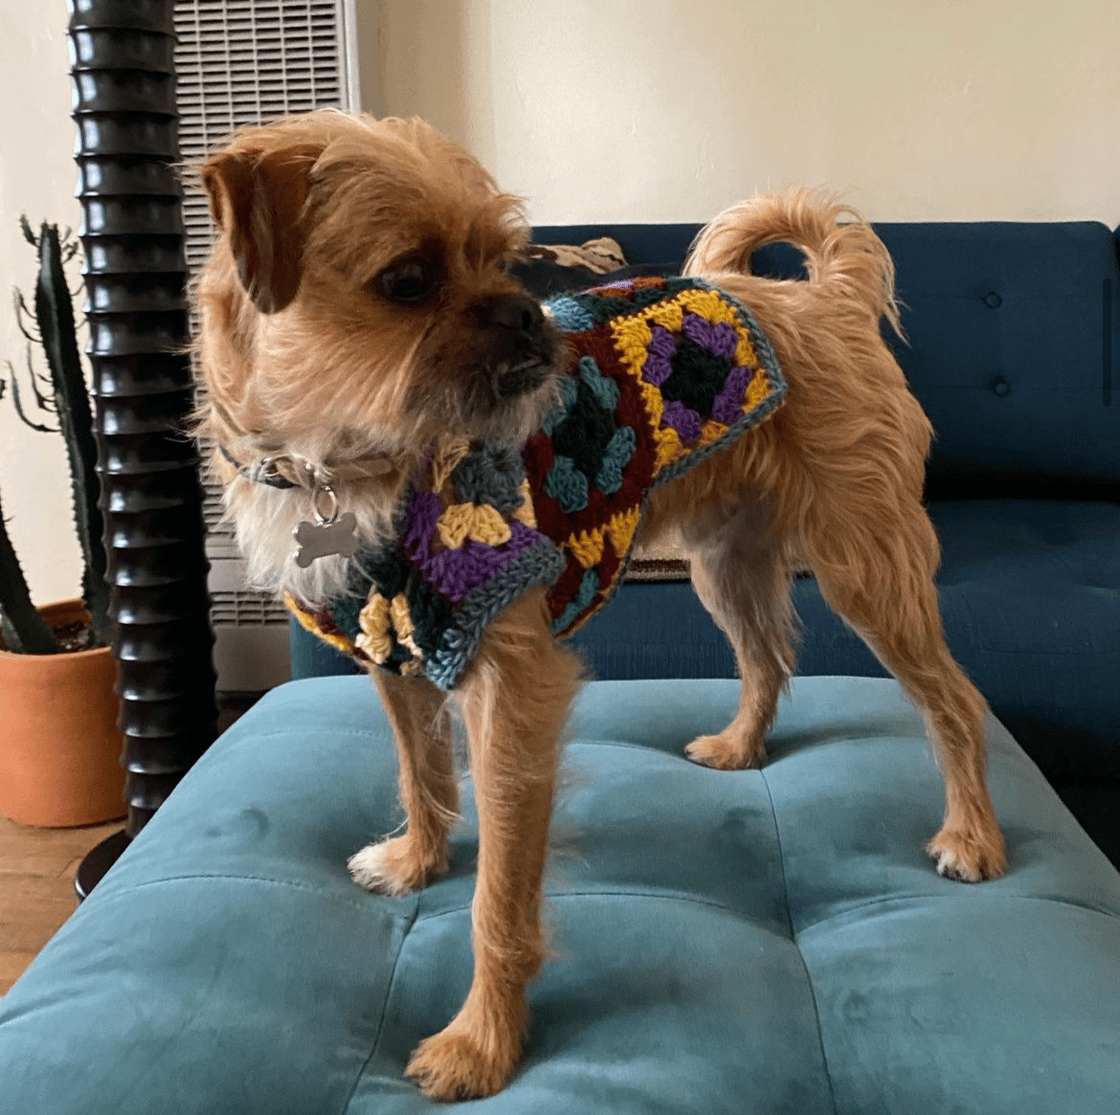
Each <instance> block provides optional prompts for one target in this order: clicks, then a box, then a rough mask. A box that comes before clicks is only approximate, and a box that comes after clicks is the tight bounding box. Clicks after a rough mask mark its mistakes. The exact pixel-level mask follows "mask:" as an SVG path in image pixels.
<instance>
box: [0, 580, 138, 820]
mask: <svg viewBox="0 0 1120 1115" xmlns="http://www.w3.org/2000/svg"><path fill="white" fill-rule="evenodd" d="M39 612H40V614H41V615H42V616H43V618H44V619H45V620H46V621H47V623H48V624H51V625H55V624H63V623H67V622H73V621H75V620H80V619H83V618H84V616H85V612H84V610H83V608H82V604H81V601H79V600H63V601H61V602H59V603H57V604H48V605H46V606H44V607H42V608H40V609H39ZM116 676H117V667H116V663H115V662H114V660H113V654H112V651H111V650H110V649H109V648H108V647H98V648H97V649H95V650H80V651H73V652H69V653H63V654H13V653H12V652H11V651H7V650H3V649H0V813H3V814H4V815H5V816H7V817H10V818H11V819H12V820H13V821H18V822H20V823H21V824H24V825H40V826H44V827H69V826H75V825H92V824H98V823H100V822H103V821H111V820H113V819H114V818H116V817H123V816H124V815H125V813H126V812H127V809H126V807H125V803H124V798H123V794H124V781H125V772H124V770H123V769H122V767H121V764H120V757H121V733H120V730H119V729H118V728H117V715H118V712H119V703H118V701H117V696H116V694H115V693H114V692H113V685H114V684H115V682H116Z"/></svg>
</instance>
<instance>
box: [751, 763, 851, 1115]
mask: <svg viewBox="0 0 1120 1115" xmlns="http://www.w3.org/2000/svg"><path fill="white" fill-rule="evenodd" d="M759 774H760V775H761V777H762V784H763V786H765V787H766V796H767V798H768V799H769V801H770V815H771V816H772V817H773V818H774V839H775V840H776V841H777V844H778V863H779V864H780V865H781V869H782V897H783V899H784V900H785V907H786V920H787V924H788V925H789V933H790V940H791V941H792V942H793V945H794V947H795V948H796V949H797V958H798V959H799V960H800V961H801V969H802V971H803V972H804V973H805V983H806V985H807V986H808V989H809V998H810V1000H811V1001H812V1004H813V1018H814V1019H815V1020H816V1023H817V1048H818V1049H819V1050H820V1051H821V1065H822V1067H823V1068H824V1078H825V1080H826V1081H827V1083H828V1098H829V1100H830V1101H831V1103H832V1113H833V1115H837V1113H838V1109H837V1106H836V1088H835V1086H834V1085H833V1081H832V1070H831V1069H830V1068H829V1064H828V1053H827V1051H826V1050H825V1045H824V1028H823V1027H822V1026H821V1011H820V1006H819V1005H818V1003H817V989H816V987H815V986H814V984H813V975H812V973H811V972H810V971H809V965H808V963H807V962H806V960H805V954H804V953H803V952H802V951H801V941H800V939H799V935H798V932H797V930H796V929H794V927H793V911H792V910H791V909H790V905H789V879H788V877H787V876H786V857H785V851H784V849H783V848H782V828H781V825H780V824H779V823H778V811H777V809H776V808H775V806H774V795H773V794H772V793H771V792H770V780H769V779H768V778H767V777H766V771H765V770H759Z"/></svg>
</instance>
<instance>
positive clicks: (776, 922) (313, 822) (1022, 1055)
mask: <svg viewBox="0 0 1120 1115" xmlns="http://www.w3.org/2000/svg"><path fill="white" fill-rule="evenodd" d="M737 696H738V687H737V685H736V684H735V683H734V682H729V681H723V682H721V681H699V682H680V681H678V682H668V683H666V682H656V681H655V682H631V683H605V684H598V685H593V686H591V687H589V688H588V689H587V690H586V691H585V693H584V695H583V697H582V699H581V700H580V702H579V704H578V707H577V709H576V712H575V715H574V718H573V723H572V726H571V736H572V742H571V744H570V745H569V747H568V750H567V754H566V777H565V786H564V789H563V790H562V792H561V795H560V801H559V805H558V809H557V815H556V822H555V825H554V830H553V845H554V856H553V860H552V866H551V868H550V870H549V876H548V880H547V890H548V896H549V897H548V910H549V918H550V921H551V924H552V926H553V931H554V941H555V954H556V955H555V958H554V959H552V960H551V961H549V962H548V963H547V964H546V966H545V968H544V970H543V972H542V974H541V975H540V977H539V978H538V980H537V982H536V983H535V984H534V985H533V986H532V988H531V994H530V1004H531V1010H532V1023H531V1027H530V1031H529V1035H528V1042H527V1049H526V1054H525V1058H524V1061H523V1064H522V1066H521V1067H520V1069H519V1071H518V1073H517V1075H516V1076H515V1078H514V1080H513V1081H512V1083H511V1084H510V1086H509V1087H508V1088H507V1090H506V1091H505V1092H503V1093H501V1094H500V1095H498V1096H496V1097H494V1098H493V1099H491V1100H487V1101H483V1102H481V1103H479V1104H477V1105H476V1106H477V1109H478V1110H487V1111H495V1112H526V1111H533V1112H537V1113H539V1115H551V1113H556V1115H561V1113H562V1115H580V1113H583V1112H587V1113H589V1115H590V1113H592V1112H593V1113H595V1115H600V1113H602V1112H606V1111H609V1112H612V1113H618V1115H626V1113H631V1112H632V1113H636V1115H639V1113H640V1115H646V1113H651V1112H655V1111H656V1112H677V1111H679V1112H690V1113H691V1112H697V1111H702V1112H706V1113H712V1115H715V1113H719V1112H735V1113H736V1115H741V1113H744V1112H760V1113H765V1115H784V1113H796V1115H811V1113H813V1112H822V1113H829V1115H849V1113H850V1115H855V1113H859V1115H864V1113H867V1112H890V1113H891V1115H908V1113H913V1115H928V1113H929V1112H932V1111H978V1112H979V1111H982V1112H984V1113H985V1115H1001V1113H1004V1112H1006V1113H1009V1115H1010V1113H1014V1115H1031V1113H1035V1112H1037V1113H1038V1115H1043V1113H1045V1115H1052V1113H1053V1112H1055V1111H1076V1112H1078V1113H1079V1115H1097V1113H1105V1112H1108V1113H1109V1115H1111V1113H1112V1112H1113V1111H1114V1110H1115V1100H1116V1066H1117V1064H1118V1063H1120V876H1117V874H1116V873H1115V871H1113V870H1112V868H1111V867H1110V866H1109V865H1108V863H1107V861H1106V860H1105V859H1104V857H1103V856H1101V855H1100V854H1099V853H1098V852H1097V851H1096V849H1095V848H1094V847H1093V845H1092V844H1091V843H1090V842H1089V841H1088V840H1087V839H1086V837H1085V836H1084V834H1083V833H1082V832H1081V831H1080V830H1079V829H1078V827H1077V825H1076V824H1075V823H1074V822H1073V820H1072V819H1071V817H1070V816H1069V814H1068V813H1067V812H1066V811H1065V810H1064V809H1063V807H1062V806H1061V804H1060V803H1059V802H1058V801H1057V799H1056V798H1055V797H1054V794H1053V793H1052V791H1051V790H1050V789H1049V788H1048V787H1047V785H1046V784H1045V782H1044V780H1043V779H1042V778H1041V776H1040V775H1039V773H1038V771H1037V770H1036V769H1035V767H1034V766H1033V764H1032V763H1031V762H1030V761H1029V760H1028V759H1027V758H1026V756H1025V755H1024V754H1023V752H1022V751H1021V750H1020V749H1019V748H1018V747H1017V746H1016V745H1015V743H1014V742H1013V741H1012V739H1011V738H1010V736H1009V735H1008V734H1007V733H1006V731H1004V730H1003V729H1002V728H1001V727H1000V726H999V725H998V724H997V723H995V722H994V721H993V722H991V724H990V745H991V763H990V767H991V783H992V788H993V796H994V799H995V803H996V808H997V812H998V813H999V815H1000V818H1001V821H1002V824H1003V826H1004V829H1005V833H1006V835H1007V839H1008V846H1009V857H1010V872H1009V873H1008V875H1007V876H1006V877H1004V878H1002V879H1000V880H998V881H995V882H991V883H987V884H982V885H977V886H972V887H969V886H966V885H963V884H958V883H954V882H951V881H948V880H945V879H942V878H939V877H938V876H937V875H936V873H935V872H934V871H933V869H932V867H931V865H930V864H929V862H928V861H927V859H926V857H925V855H924V853H923V851H922V844H923V842H924V841H925V839H926V838H927V837H928V836H929V835H930V834H931V833H932V832H933V831H934V830H935V829H936V827H937V825H938V821H939V818H940V813H941V802H942V793H941V787H940V782H939V778H938V775H937V771H936V767H935V764H934V762H933V760H932V758H931V756H930V754H929V751H928V749H927V747H926V745H925V743H924V741H923V739H922V731H921V725H920V722H919V720H918V718H917V716H916V715H915V714H914V712H913V711H912V710H911V709H910V707H909V706H908V705H907V704H906V702H905V701H904V700H903V699H902V698H901V696H900V694H899V692H898V690H897V688H896V687H895V686H894V684H893V683H892V682H889V681H881V680H872V679H838V678H811V679H797V680H795V682H794V684H793V686H792V691H791V694H790V698H789V699H788V700H787V701H785V702H783V705H782V707H781V710H780V713H779V718H778V722H777V724H776V726H775V728H774V730H773V732H772V734H771V737H770V751H771V760H770V762H769V764H768V765H767V766H766V768H765V769H764V770H762V771H743V772H734V773H728V772H720V771H713V770H709V769H707V768H704V767H698V766H694V765H692V764H690V763H688V762H687V761H686V760H685V759H684V758H683V756H682V754H681V749H682V747H683V746H684V744H685V743H686V742H687V741H688V740H689V739H690V738H691V737H692V736H693V735H694V734H695V733H697V732H708V731H712V730H715V729H717V728H719V727H720V726H722V724H723V723H724V722H725V721H726V720H727V719H728V718H729V717H730V716H731V714H732V712H733V710H734V708H735V705H736V700H737ZM395 776H396V769H395V761H394V757H393V748H392V746H391V743H390V740H389V731H388V727H387V724H386V721H385V718H384V716H383V714H382V713H381V711H380V709H379V708H378V706H377V703H376V700H375V698H374V694H373V690H372V686H370V684H369V682H368V681H367V680H366V679H361V678H329V679H318V680H313V681H306V682H297V683H292V684H290V685H287V686H283V687H281V688H280V689H277V690H275V691H274V692H272V693H270V694H269V695H268V696H267V697H266V698H265V699H264V700H263V701H262V702H261V703H260V704H259V705H257V706H256V707H255V708H254V709H253V710H251V711H250V712H249V713H248V714H247V715H246V716H245V717H243V718H242V719H241V720H240V721H239V722H238V723H237V724H236V725H235V726H234V727H233V728H232V729H231V730H230V731H229V732H227V733H226V734H225V735H224V736H223V737H222V738H221V739H220V740H219V741H218V742H217V743H216V744H215V745H214V746H213V747H212V748H211V750H210V751H209V752H208V753H207V754H206V755H205V756H204V757H203V759H202V760H201V761H200V762H199V763H198V764H197V766H196V767H195V768H194V769H193V770H192V771H191V772H190V773H189V774H188V776H187V777H186V779H184V781H183V782H182V783H181V785H180V786H179V787H178V788H177V789H176V790H175V792H174V793H173V794H172V795H171V798H170V800H169V801H168V802H167V803H166V805H164V806H163V807H162V808H161V809H160V811H159V813H157V815H156V816H155V818H154V819H153V820H152V821H151V822H150V823H149V825H148V826H147V828H146V829H145V830H144V831H143V832H142V833H141V834H140V836H139V838H138V839H137V840H136V841H135V842H134V844H133V845H132V847H131V848H129V849H128V851H127V852H126V853H125V855H124V856H123V858H122V859H121V860H120V861H119V863H118V864H117V865H116V866H115V867H114V868H113V870H112V871H111V872H110V873H109V875H108V876H107V877H106V878H105V879H104V880H103V881H102V883H100V884H99V886H98V887H97V889H96V890H95V891H94V892H93V894H92V896H91V897H90V898H89V899H87V901H86V902H85V903H84V904H83V906H82V907H81V908H80V909H79V910H78V912H77V913H76V914H75V915H74V917H73V918H71V920H70V921H69V922H68V923H67V924H66V925H65V926H64V927H63V928H62V930H61V931H60V932H59V933H58V935H57V936H56V937H55V939H54V940H53V941H52V942H51V944H50V945H49V946H48V947H47V949H46V950H45V951H44V953H43V954H42V955H41V956H40V957H39V958H38V959H37V960H36V962H35V963H34V964H33V965H32V967H31V968H30V969H29V971H28V972H27V973H25V975H24V976H23V977H22V978H21V979H20V980H19V981H18V982H17V984H16V986H15V987H14V988H13V989H12V991H11V992H10V993H9V994H8V995H7V996H6V997H5V998H4V1000H3V1001H2V1003H0V1110H3V1111H6V1112H7V1111H11V1112H35V1115H62V1113H66V1115H77V1113H78V1112H81V1113H82V1115H102V1113H104V1115H109V1113H112V1115H129V1113H132V1112H136V1113H140V1112H143V1113H145V1115H146V1113H148V1112H152V1111H158V1112H160V1113H161V1115H188V1113H198V1115H213V1113H214V1112H217V1111H230V1112H233V1111H236V1112H238V1113H239V1115H253V1113H256V1112H261V1113H262V1115H263V1113H267V1115H289V1113H290V1115H307V1113H308V1112H328V1111H330V1112H340V1113H342V1112H348V1113H350V1115H360V1113H366V1112H368V1113H371V1115H372V1113H374V1112H376V1113H378V1115H387V1113H392V1112H400V1113H407V1112H420V1111H425V1110H430V1109H431V1108H432V1105H431V1104H429V1103H428V1102H427V1101H426V1100H424V1099H423V1098H422V1097H421V1096H420V1095H419V1094H418V1093H417V1091H416V1090H415V1089H414V1087H413V1086H412V1085H411V1084H410V1083H408V1082H407V1081H406V1080H404V1079H403V1078H402V1071H403V1067H404V1064H405V1061H406V1058H407V1056H408V1054H409V1051H410V1050H411V1048H412V1047H413V1046H414V1045H415V1043H416V1042H417V1041H418V1040H419V1039H420V1038H421V1037H423V1036H424V1035H426V1034H429V1033H432V1032H433V1031H434V1030H436V1029H438V1028H439V1027H440V1026H442V1025H443V1024H444V1023H445V1022H446V1020H447V1019H448V1018H449V1017H450V1015H451V1013H452V1012H453V1011H454V1010H455V1009H456V1007H457V1006H458V1004H459V1002H460V1001H461V999H462V997H463V995H464V994H465V991H466V987H467V984H468V982H469V978H470V957H469V917H470V901H471V895H472V890H473V883H474V874H473V873H474V861H475V856H476V851H477V828H476V819H475V814H474V812H473V809H472V808H471V807H470V806H469V805H468V807H467V809H466V812H465V816H464V820H463V823H462V824H461V826H459V828H458V829H457V830H456V831H455V833H454V835H453V848H452V855H451V872H450V874H449V875H448V876H447V877H445V878H443V879H441V880H439V881H437V882H436V883H434V884H433V885H432V886H430V887H429V888H428V889H426V890H424V891H422V892H420V893H418V894H415V895H410V896H407V897H404V898H399V899H388V898H383V897H378V896H375V895H371V894H367V893H365V892H364V891H362V890H360V889H358V888H357V887H356V886H355V885H354V884H353V883H351V881H350V880H349V878H348V876H347V874H346V868H345V860H346V857H347V856H348V855H349V854H350V853H351V852H353V851H354V850H355V849H356V848H358V847H359V846H361V845H362V844H363V843H365V842H366V841H367V840H369V839H370V838H372V837H375V836H378V835H380V834H383V833H386V832H388V831H390V830H392V829H394V828H395V827H396V826H397V825H398V823H399V821H400V811H399V807H398V805H397V799H396V785H395Z"/></svg>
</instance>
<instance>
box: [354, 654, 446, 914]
mask: <svg viewBox="0 0 1120 1115" xmlns="http://www.w3.org/2000/svg"><path fill="white" fill-rule="evenodd" d="M371 672H372V675H373V679H374V682H375V683H376V685H377V689H378V692H379V693H380V694H381V701H382V704H383V705H384V707H385V712H386V714H387V715H388V717H389V722H390V723H391V724H392V727H393V739H394V741H395V743H396V747H397V759H398V764H399V768H400V774H399V782H400V796H401V804H402V805H403V806H404V809H405V814H406V816H407V828H406V829H405V831H404V832H403V833H402V834H401V835H400V836H390V837H388V838H387V839H385V840H380V841H377V842H376V843H373V844H367V845H366V847H364V848H362V849H361V851H358V852H355V853H354V855H352V856H351V857H350V861H349V867H350V874H351V876H352V877H353V879H354V881H355V882H357V883H360V884H361V885H362V886H363V887H366V888H367V889H368V890H373V891H380V892H381V893H383V894H405V893H406V892H408V891H411V890H416V889H417V888H418V887H422V886H424V885H425V883H427V882H428V881H429V880H430V879H431V878H433V877H434V876H436V875H440V874H442V873H443V872H445V871H446V870H447V833H448V830H449V829H450V827H451V825H452V823H453V822H454V821H455V818H456V817H457V815H458V812H459V789H458V784H457V782H456V779H455V761H454V755H453V754H452V749H451V733H450V729H449V721H448V715H447V709H446V707H445V702H446V698H445V696H444V694H442V693H441V692H440V691H439V690H438V689H437V688H436V687H435V686H434V685H432V683H431V682H429V681H427V680H425V679H422V678H401V677H397V676H396V675H395V674H390V673H388V672H386V671H384V670H380V669H374V670H373V671H371Z"/></svg>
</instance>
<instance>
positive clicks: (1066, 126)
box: [0, 0, 1120, 601]
mask: <svg viewBox="0 0 1120 1115" xmlns="http://www.w3.org/2000/svg"><path fill="white" fill-rule="evenodd" d="M358 3H359V4H360V5H362V6H363V7H364V9H365V12H366V14H367V16H368V17H369V21H370V24H371V28H370V34H369V36H368V40H367V46H366V54H365V57H364V58H363V75H364V76H365V78H366V92H365V94H364V96H365V99H366V104H367V107H369V108H370V109H372V110H375V111H383V112H394V113H401V114H419V115H423V116H426V117H428V118H429V119H430V120H431V121H432V122H433V123H435V124H436V125H437V126H439V127H441V128H443V129H444V130H445V131H447V132H448V133H449V134H450V135H452V136H453V137H454V138H456V139H459V140H460V141H461V142H464V143H465V144H466V145H467V146H468V147H470V148H471V149H472V150H473V151H475V152H476V153H477V154H478V155H479V157H480V158H481V159H482V160H483V162H484V163H485V164H486V165H487V166H488V167H489V168H490V169H491V171H492V172H493V173H494V174H495V175H496V177H497V178H498V180H499V182H501V184H502V185H503V186H504V188H506V189H508V190H512V191H514V192H517V193H520V194H522V195H524V196H525V197H526V198H528V199H529V212H530V215H531V217H532V218H533V219H534V220H535V221H537V222H539V223H553V222H555V223H563V222H566V221H595V220H603V221H610V220H630V221H662V220H703V219H704V218H706V217H708V216H710V215H711V214H712V213H714V212H715V211H716V210H718V209H719V208H721V207H722V206H723V205H725V204H728V203H729V202H731V201H734V200H736V199H737V198H739V197H741V196H743V195H745V194H748V193H750V192H753V191H754V190H756V189H771V188H779V187H782V186H786V185H790V184H793V183H811V184H828V185H831V186H833V187H835V188H837V189H840V190H841V191H843V192H844V195H845V197H846V199H847V200H848V201H850V202H852V203H853V204H855V205H857V206H859V207H860V208H862V209H863V210H864V211H865V212H866V213H867V215H868V216H869V217H871V218H872V219H877V220H891V219H895V220H906V219H914V220H921V219H961V220H966V219H992V218H1002V219H1026V220H1035V219H1072V218H1093V219H1098V220H1102V221H1105V222H1106V223H1108V224H1110V225H1116V224H1117V223H1120V158H1117V157H1116V154H1115V152H1116V143H1117V137H1118V136H1120V66H1118V65H1117V64H1116V62H1115V59H1116V58H1117V57H1120V3H1117V2H1116V0H1067V2H1066V3H1063V4H1058V3H1054V2H1053V0H987V3H985V4H976V3H974V2H972V0H381V2H380V3H378V2H376V0H358ZM66 19H67V16H66V5H65V4H64V3H63V0H39V2H35V3H31V2H27V3H15V2H9V3H5V4H4V5H3V6H2V8H0V135H2V136H3V148H2V156H0V288H2V292H7V291H8V290H10V289H11V287H12V286H13V285H15V284H17V283H18V284H21V285H25V286H26V285H28V284H29V283H30V281H31V276H32V273H33V260H32V257H31V255H30V253H29V249H28V248H27V246H26V245H25V244H24V243H23V241H22V240H21V239H20V236H19V232H18V227H17V221H18V218H19V215H20V213H22V212H26V213H27V214H28V216H29V217H30V218H31V219H32V220H33V221H38V220H39V219H40V218H42V217H48V218H50V219H52V220H56V221H58V222H59V223H60V224H63V225H65V224H71V225H75V226H76V225H77V223H78V220H79V211H78V206H77V203H76V202H75V201H74V199H73V193H74V184H75V178H76V175H75V170H74V164H73V148H74V127H73V123H72V121H71V119H70V115H69V114H70V87H69V81H68V77H67V70H68V65H69V61H68V56H67V48H66V38H65V28H66ZM371 75H373V76H372V77H371ZM22 353H23V345H22V341H21V340H20V338H19V335H18V333H17V332H16V329H15V324H14V320H13V315H12V314H11V312H10V310H9V309H8V302H7V295H6V293H2V294H0V358H8V359H11V360H13V361H18V360H21V359H22ZM0 491H2V493H3V502H4V508H5V513H6V515H7V517H8V518H9V519H10V520H11V522H10V528H9V529H10V531H11V533H12V534H13V536H14V537H15V540H16V544H17V547H18V549H19V551H20V553H21V555H22V556H23V560H24V566H25V569H26V571H27V572H28V574H29V577H30V580H31V583H32V589H33V592H34V594H35V596H36V598H37V599H39V600H41V601H45V600H48V599H54V598H58V597H62V596H69V595H73V594H74V593H75V592H76V590H77V583H78V556H77V546H76V543H74V541H73V538H72V532H71V528H70V510H69V492H68V483H67V479H66V469H65V462H64V454H63V450H62V446H61V443H60V442H59V441H58V439H57V438H48V437H46V436H44V435H37V434H34V433H32V432H31V431H30V430H25V429H23V428H22V427H21V426H20V425H19V424H18V422H17V421H16V418H15V415H14V413H13V412H12V410H11V407H10V405H9V401H8V400H6V399H5V400H0Z"/></svg>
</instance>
